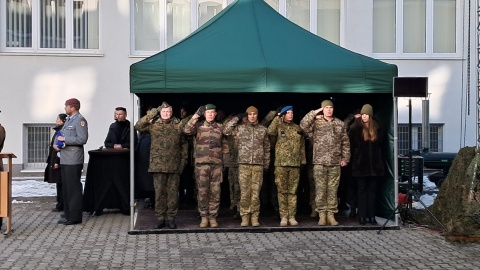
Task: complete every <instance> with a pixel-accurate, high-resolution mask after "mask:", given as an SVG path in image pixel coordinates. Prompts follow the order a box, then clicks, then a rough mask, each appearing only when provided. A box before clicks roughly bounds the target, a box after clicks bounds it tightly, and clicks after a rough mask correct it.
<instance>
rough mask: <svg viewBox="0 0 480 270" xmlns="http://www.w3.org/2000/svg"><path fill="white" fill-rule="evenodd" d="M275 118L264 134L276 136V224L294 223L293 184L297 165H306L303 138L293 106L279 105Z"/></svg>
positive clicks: (293, 224) (295, 198) (298, 170)
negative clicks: (278, 217) (294, 116)
mask: <svg viewBox="0 0 480 270" xmlns="http://www.w3.org/2000/svg"><path fill="white" fill-rule="evenodd" d="M278 116H279V117H276V118H275V119H273V121H272V123H271V124H270V126H269V127H268V135H270V136H275V137H276V144H275V164H274V165H275V184H276V185H277V189H278V205H279V211H280V218H281V221H280V226H282V227H283V226H287V225H288V223H290V225H292V226H297V225H298V222H297V220H296V219H295V215H296V213H297V187H298V182H299V181H300V165H302V164H306V163H307V161H306V157H305V140H304V138H303V132H302V130H301V129H300V126H299V125H297V124H295V123H294V122H293V107H292V106H285V107H283V108H282V110H281V111H280V113H279V114H278Z"/></svg>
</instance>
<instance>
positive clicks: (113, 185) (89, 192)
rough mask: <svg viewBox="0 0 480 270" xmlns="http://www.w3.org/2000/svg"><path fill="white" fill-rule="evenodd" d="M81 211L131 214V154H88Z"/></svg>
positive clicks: (115, 151) (113, 151)
mask: <svg viewBox="0 0 480 270" xmlns="http://www.w3.org/2000/svg"><path fill="white" fill-rule="evenodd" d="M88 154H89V155H90V159H89V161H88V168H87V175H86V179H85V190H84V193H83V208H84V211H86V212H91V213H93V212H97V213H101V212H102V211H103V209H105V208H107V209H120V211H121V212H122V213H124V214H128V213H130V206H129V205H130V200H129V196H130V151H128V150H90V151H88Z"/></svg>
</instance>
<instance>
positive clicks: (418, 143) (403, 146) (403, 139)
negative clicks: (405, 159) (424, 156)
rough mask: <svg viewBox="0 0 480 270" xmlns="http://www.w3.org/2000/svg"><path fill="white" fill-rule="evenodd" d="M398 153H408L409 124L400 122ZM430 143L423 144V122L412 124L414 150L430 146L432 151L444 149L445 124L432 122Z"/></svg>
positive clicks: (412, 147)
mask: <svg viewBox="0 0 480 270" xmlns="http://www.w3.org/2000/svg"><path fill="white" fill-rule="evenodd" d="M397 143H398V154H400V155H407V154H408V150H409V147H408V124H398V142H397ZM429 144H430V145H428V146H425V147H424V146H423V140H422V124H412V146H411V149H412V150H422V149H423V148H428V149H429V151H430V152H442V151H443V124H430V142H429Z"/></svg>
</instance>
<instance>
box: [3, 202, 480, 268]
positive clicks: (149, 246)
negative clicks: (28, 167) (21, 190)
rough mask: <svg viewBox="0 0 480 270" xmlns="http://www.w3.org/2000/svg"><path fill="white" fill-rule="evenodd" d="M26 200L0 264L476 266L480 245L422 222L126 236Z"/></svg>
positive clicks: (114, 217) (102, 222)
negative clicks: (447, 236)
mask: <svg viewBox="0 0 480 270" xmlns="http://www.w3.org/2000/svg"><path fill="white" fill-rule="evenodd" d="M17 200H18V199H17ZM29 202H30V203H15V204H14V205H13V228H14V229H15V230H14V231H13V232H12V234H11V235H9V236H8V237H5V238H4V237H3V236H0V237H1V238H0V250H1V252H0V269H35V270H39V269H480V260H479V259H478V254H479V251H480V244H456V243H449V242H446V241H445V240H444V238H443V237H442V236H441V235H440V234H439V233H438V232H434V231H430V230H427V229H424V228H402V229H400V230H387V231H383V232H382V233H381V234H377V231H315V232H310V231H305V232H276V233H196V234H193V233H192V234H188V233H186V234H147V235H145V234H140V235H129V234H128V231H129V229H130V227H129V226H130V217H128V216H124V215H122V214H113V213H108V214H104V215H102V216H99V217H89V216H87V215H85V216H84V223H83V224H81V225H75V226H64V225H60V224H57V220H58V214H56V213H52V212H51V211H50V209H51V207H52V205H53V197H43V198H29ZM4 228H5V225H4V226H3V228H2V229H4Z"/></svg>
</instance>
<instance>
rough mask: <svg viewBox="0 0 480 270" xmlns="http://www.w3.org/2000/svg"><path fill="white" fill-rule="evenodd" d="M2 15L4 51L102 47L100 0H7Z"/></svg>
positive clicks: (3, 3)
mask: <svg viewBox="0 0 480 270" xmlns="http://www.w3.org/2000/svg"><path fill="white" fill-rule="evenodd" d="M0 18H4V19H3V20H0V30H1V31H0V32H1V33H2V38H0V40H2V44H1V45H2V46H1V48H2V51H5V52H42V53H45V52H55V53H58V52H60V53H62V52H80V51H81V50H98V49H99V1H98V0H38V1H33V0H6V1H5V2H2V6H0Z"/></svg>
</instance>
